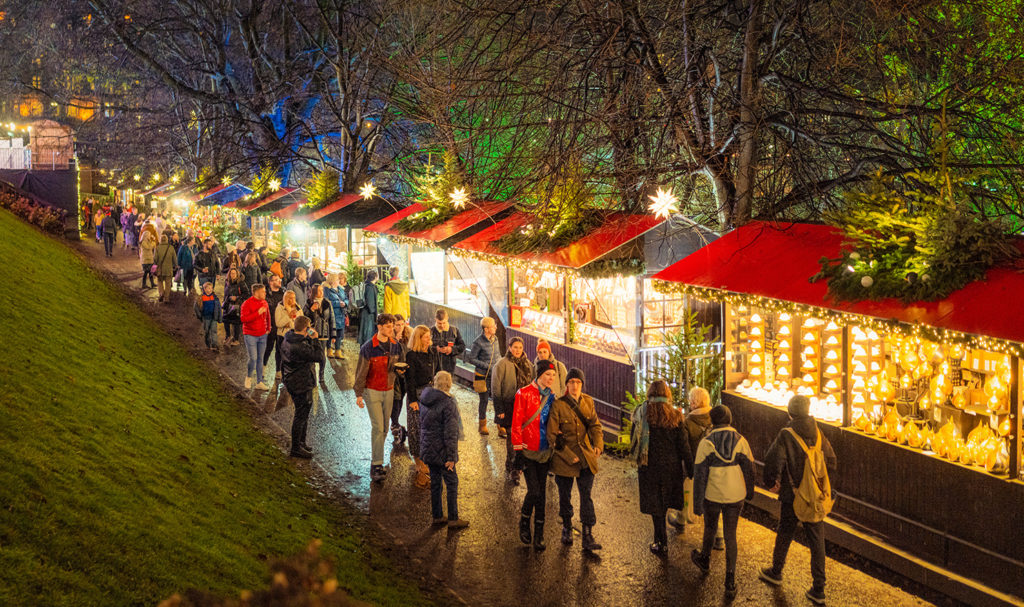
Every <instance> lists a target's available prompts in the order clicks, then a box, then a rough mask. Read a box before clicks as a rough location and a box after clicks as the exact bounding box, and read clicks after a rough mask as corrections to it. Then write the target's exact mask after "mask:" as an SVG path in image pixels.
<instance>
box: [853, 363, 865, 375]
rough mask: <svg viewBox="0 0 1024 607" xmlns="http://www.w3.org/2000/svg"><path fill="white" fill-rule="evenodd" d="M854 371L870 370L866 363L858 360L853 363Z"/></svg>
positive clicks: (863, 371)
mask: <svg viewBox="0 0 1024 607" xmlns="http://www.w3.org/2000/svg"><path fill="white" fill-rule="evenodd" d="M853 372H854V373H867V372H868V366H867V365H865V364H864V363H863V362H862V361H859V360H858V361H857V362H855V363H853Z"/></svg>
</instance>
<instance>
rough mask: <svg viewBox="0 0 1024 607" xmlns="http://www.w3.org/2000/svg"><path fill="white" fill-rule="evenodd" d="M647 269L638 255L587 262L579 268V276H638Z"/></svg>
mask: <svg viewBox="0 0 1024 607" xmlns="http://www.w3.org/2000/svg"><path fill="white" fill-rule="evenodd" d="M646 271H647V264H646V263H645V262H644V260H643V259H640V258H638V257H627V258H624V259H601V260H599V261H594V262H591V263H588V264H587V265H585V266H583V267H582V268H580V269H579V271H578V273H579V276H580V277H581V278H610V277H614V276H639V275H640V274H643V273H644V272H646Z"/></svg>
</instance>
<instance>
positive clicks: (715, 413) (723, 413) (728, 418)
mask: <svg viewBox="0 0 1024 607" xmlns="http://www.w3.org/2000/svg"><path fill="white" fill-rule="evenodd" d="M709 415H710V416H711V424H712V425H713V426H722V425H726V426H727V425H729V424H731V423H732V411H730V410H729V407H726V406H725V405H718V406H717V407H711V413H710V414H709Z"/></svg>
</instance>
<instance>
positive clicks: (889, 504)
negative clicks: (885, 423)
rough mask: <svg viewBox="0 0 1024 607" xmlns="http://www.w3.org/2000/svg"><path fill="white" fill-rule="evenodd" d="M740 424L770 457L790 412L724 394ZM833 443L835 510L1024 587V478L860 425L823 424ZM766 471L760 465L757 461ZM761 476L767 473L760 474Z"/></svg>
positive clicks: (759, 456)
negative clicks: (932, 452) (882, 436)
mask: <svg viewBox="0 0 1024 607" xmlns="http://www.w3.org/2000/svg"><path fill="white" fill-rule="evenodd" d="M723 402H724V403H725V404H726V405H728V406H729V408H730V409H731V410H732V415H733V425H734V426H735V427H736V429H737V430H739V432H740V433H741V434H743V435H744V436H745V437H746V438H747V441H748V442H749V443H750V448H751V450H752V451H753V453H754V458H755V459H756V460H758V462H761V461H763V459H764V455H765V453H767V451H768V447H769V446H770V445H771V442H772V440H774V438H775V436H776V435H777V434H778V432H779V431H780V430H781V429H782V428H783V427H784V426H785V425H786V424H787V423H788V421H789V417H788V415H787V414H786V412H785V411H783V410H780V409H775V408H773V407H770V406H767V405H764V404H761V403H757V402H754V401H750V400H748V399H746V398H743V397H741V396H738V395H736V394H732V393H725V394H723ZM819 427H820V428H821V430H822V433H823V434H824V435H825V436H826V437H827V438H828V440H829V441H830V442H831V443H832V447H833V449H835V452H836V458H837V460H838V468H837V471H836V473H835V475H834V477H833V478H832V479H831V480H832V485H833V487H834V488H835V490H836V492H837V493H839V494H840V499H839V500H838V501H837V503H836V506H835V510H834V511H833V516H834V517H837V518H841V519H845V520H847V521H849V522H851V523H854V524H855V525H857V526H860V527H862V528H864V529H867V530H869V531H870V532H871V533H873V534H876V535H879V536H881V537H883V538H884V539H885V540H886V541H887V542H889V543H890V544H893V545H895V546H898V547H900V548H903V549H905V550H908V551H909V552H911V553H913V554H915V555H918V556H921V557H923V558H925V559H927V560H930V561H932V562H934V563H936V564H939V565H942V566H944V567H947V568H949V569H950V570H952V571H955V572H957V573H960V574H962V575H965V576H967V577H970V578H973V579H976V580H979V581H981V582H983V583H985V584H988V585H989V586H992V587H993V588H997V589H1000V590H1003V591H1005V592H1010V593H1012V594H1017V595H1019V594H1020V592H1021V588H1024V525H1021V524H1020V523H1019V518H1020V517H1019V514H1020V512H1021V508H1022V505H1024V483H1021V482H1019V481H1011V480H1007V479H1006V478H1005V477H998V476H994V475H991V474H987V473H985V472H984V471H979V470H977V469H972V468H969V467H967V466H962V465H960V464H954V463H951V462H948V461H946V460H941V459H938V458H935V457H929V456H926V455H924V454H922V453H921V452H919V451H916V450H914V449H910V448H908V447H902V446H900V445H897V444H894V443H889V442H886V441H882V440H878V439H875V438H872V437H869V436H866V435H864V434H863V433H861V432H858V431H856V430H853V429H844V428H839V427H836V426H832V425H829V424H824V423H822V424H819ZM758 468H759V471H760V463H759V465H758ZM758 476H759V479H760V474H759V475H758Z"/></svg>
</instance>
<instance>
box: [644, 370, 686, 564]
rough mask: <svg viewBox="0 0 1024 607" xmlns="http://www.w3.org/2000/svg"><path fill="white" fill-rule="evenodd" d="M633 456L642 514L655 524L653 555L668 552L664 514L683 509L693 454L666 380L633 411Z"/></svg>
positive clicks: (654, 384)
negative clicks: (684, 481) (685, 483)
mask: <svg viewBox="0 0 1024 607" xmlns="http://www.w3.org/2000/svg"><path fill="white" fill-rule="evenodd" d="M632 421H633V429H632V432H631V434H630V452H631V453H632V455H633V456H634V457H635V458H636V463H637V481H638V484H639V489H640V512H642V513H644V514H649V515H650V516H651V521H652V522H653V523H654V542H653V543H652V544H651V545H650V549H651V552H653V553H654V554H657V555H660V556H664V555H665V554H666V553H667V551H668V534H667V532H666V531H665V514H666V513H667V512H668V509H669V508H675V509H677V510H678V509H681V508H682V507H683V480H684V479H685V478H686V477H687V476H689V475H690V472H689V471H690V470H692V469H693V452H692V451H691V450H690V441H689V437H688V436H687V433H686V428H685V426H684V425H683V416H682V414H681V413H680V412H679V410H678V409H676V408H675V407H674V406H673V405H672V389H671V388H669V385H668V383H667V382H665V381H664V380H661V379H659V380H656V381H654V382H652V383H651V385H650V387H648V388H647V400H645V401H644V402H643V403H642V404H640V405H639V406H638V407H637V408H636V409H635V410H634V411H633V419H632Z"/></svg>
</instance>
